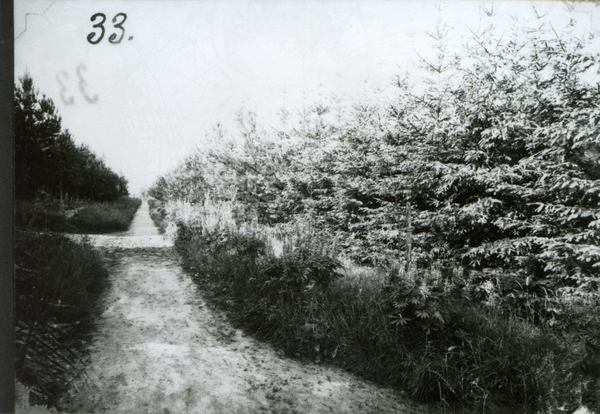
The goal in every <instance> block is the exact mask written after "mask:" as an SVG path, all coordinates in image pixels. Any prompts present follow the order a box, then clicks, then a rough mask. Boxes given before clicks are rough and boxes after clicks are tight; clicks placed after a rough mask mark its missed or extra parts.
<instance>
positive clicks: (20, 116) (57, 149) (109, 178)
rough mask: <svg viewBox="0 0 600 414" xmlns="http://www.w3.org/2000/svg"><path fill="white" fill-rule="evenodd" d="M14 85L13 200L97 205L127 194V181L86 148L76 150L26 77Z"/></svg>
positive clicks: (54, 111)
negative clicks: (47, 198)
mask: <svg viewBox="0 0 600 414" xmlns="http://www.w3.org/2000/svg"><path fill="white" fill-rule="evenodd" d="M19 81H20V82H19V84H18V85H15V94H14V108H15V114H14V115H15V129H14V142H15V196H16V198H17V199H24V200H28V199H32V198H34V197H35V196H36V195H37V194H38V193H39V192H40V191H44V192H46V193H48V194H50V195H52V196H55V197H60V196H64V195H69V196H72V197H76V198H81V199H89V200H96V201H105V200H114V199H116V198H117V197H119V196H121V195H127V194H128V189H127V180H126V179H125V177H123V176H120V175H118V174H116V173H115V172H113V171H111V169H110V168H108V167H107V166H106V164H105V163H104V161H103V160H102V159H101V158H99V157H98V156H97V155H96V154H94V153H93V152H92V151H91V150H90V149H89V148H88V147H87V146H86V145H85V144H80V145H77V144H76V143H75V141H74V140H73V137H72V136H71V134H70V133H69V131H68V130H63V129H62V125H61V118H60V116H59V115H58V112H57V109H56V107H55V106H54V102H53V101H52V99H50V98H47V97H46V95H42V96H41V97H40V96H39V90H37V89H35V87H34V84H33V79H32V78H31V76H29V74H27V73H26V74H25V75H24V76H23V77H21V78H20V79H19Z"/></svg>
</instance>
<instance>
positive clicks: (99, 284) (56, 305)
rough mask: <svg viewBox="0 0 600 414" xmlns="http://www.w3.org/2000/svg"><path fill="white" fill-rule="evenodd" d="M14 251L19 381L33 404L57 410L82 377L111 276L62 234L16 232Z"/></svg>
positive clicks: (82, 245) (94, 256)
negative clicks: (70, 387) (79, 370)
mask: <svg viewBox="0 0 600 414" xmlns="http://www.w3.org/2000/svg"><path fill="white" fill-rule="evenodd" d="M15 251H16V257H15V264H16V266H15V299H16V300H15V338H16V349H15V351H16V366H15V368H16V376H17V380H18V381H19V382H20V383H22V384H24V385H25V386H26V387H28V388H29V389H31V393H32V395H31V397H32V399H31V403H32V404H38V405H47V406H54V405H55V404H56V402H57V400H58V398H59V397H60V395H61V394H62V393H63V392H64V390H65V389H66V388H67V387H68V385H69V382H70V381H71V380H72V379H73V378H74V377H75V376H76V375H77V374H78V373H77V366H78V363H79V362H80V361H81V358H82V357H83V355H84V354H85V352H84V351H85V343H86V341H87V340H88V339H89V338H88V336H89V333H90V332H91V328H92V327H93V315H94V314H95V313H96V312H97V306H98V299H99V297H100V295H101V293H102V292H103V291H104V289H105V288H106V285H107V276H108V272H107V270H106V268H105V266H104V264H103V261H102V259H101V258H100V256H99V255H98V254H97V252H96V251H95V250H93V249H92V247H91V246H90V245H88V244H87V243H76V242H73V241H71V240H69V239H68V238H66V237H65V236H61V235H58V234H41V235H40V234H37V233H34V232H29V231H18V232H17V234H16V244H15Z"/></svg>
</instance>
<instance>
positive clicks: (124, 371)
mask: <svg viewBox="0 0 600 414" xmlns="http://www.w3.org/2000/svg"><path fill="white" fill-rule="evenodd" d="M90 241H91V242H92V243H93V244H94V245H96V246H98V247H99V248H100V249H102V250H103V251H104V253H105V254H106V255H107V256H109V257H111V258H112V263H113V265H112V268H111V287H110V289H109V290H108V292H107V293H106V296H105V298H104V311H103V313H102V315H101V316H100V320H99V322H98V331H97V332H96V333H95V336H94V340H93V343H92V344H91V353H90V356H89V360H88V361H87V364H88V366H87V369H86V374H87V377H86V378H81V379H80V380H79V381H77V382H76V383H74V384H73V386H72V389H71V391H70V392H69V393H68V395H67V396H65V398H64V399H63V401H62V403H63V405H64V407H66V408H67V409H68V412H98V413H103V412H110V413H199V414H200V413H201V414H210V413H428V412H435V410H433V409H432V408H430V407H426V406H424V405H419V404H415V403H412V402H410V401H409V400H408V399H406V398H405V397H403V396H402V395H401V393H399V392H396V391H394V390H391V389H385V388H381V387H377V386H375V385H373V384H371V383H368V382H365V381H363V380H361V379H359V378H357V377H355V376H353V375H350V374H348V373H347V372H344V371H342V370H340V369H335V368H331V367H325V366H320V365H311V364H302V363H300V362H298V361H294V360H290V359H287V358H284V357H283V356H282V355H281V354H280V353H279V352H277V351H275V350H274V349H273V348H272V347H270V346H269V345H267V344H264V343H261V342H258V341H256V340H254V339H252V338H250V337H245V336H244V335H243V333H242V332H241V331H239V330H236V329H234V328H232V327H231V326H230V325H229V324H228V323H227V321H226V319H225V317H224V316H223V315H222V314H220V313H219V312H216V311H214V310H211V309H208V308H207V306H206V304H205V302H204V300H203V299H202V297H201V295H200V292H199V291H198V290H197V288H196V286H195V285H194V283H193V282H192V280H191V279H190V277H189V276H188V275H187V274H185V273H184V272H183V271H182V270H181V267H180V266H179V263H178V258H177V256H176V254H175V253H174V251H173V249H172V248H171V243H170V241H169V240H167V239H165V238H163V237H162V236H159V235H158V234H157V233H156V229H155V228H154V226H153V224H152V222H151V221H150V218H149V216H148V210H147V205H146V204H145V203H144V204H143V205H142V207H141V208H140V210H139V211H138V213H137V215H136V218H135V220H134V223H133V224H132V228H131V229H130V230H129V232H127V233H123V234H119V235H111V236H90Z"/></svg>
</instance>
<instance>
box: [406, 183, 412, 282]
mask: <svg viewBox="0 0 600 414" xmlns="http://www.w3.org/2000/svg"><path fill="white" fill-rule="evenodd" d="M410 196H411V193H410V192H409V196H408V201H407V202H406V272H409V271H410V265H411V261H412V230H413V229H412V219H411V208H410V199H411V197H410Z"/></svg>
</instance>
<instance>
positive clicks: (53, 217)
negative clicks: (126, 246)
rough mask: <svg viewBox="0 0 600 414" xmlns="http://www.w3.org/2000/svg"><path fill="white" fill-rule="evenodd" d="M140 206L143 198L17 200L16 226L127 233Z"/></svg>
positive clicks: (84, 231)
mask: <svg viewBox="0 0 600 414" xmlns="http://www.w3.org/2000/svg"><path fill="white" fill-rule="evenodd" d="M141 203H142V202H141V200H140V199H137V198H132V197H127V196H121V197H119V198H117V199H116V200H114V201H105V202H84V201H79V200H68V201H64V200H63V201H61V200H56V199H50V198H38V199H36V200H34V201H17V203H16V207H17V212H16V213H17V214H16V224H17V225H19V226H22V227H26V228H29V229H34V230H43V231H60V232H65V233H108V232H113V231H124V230H127V228H128V227H129V224H130V223H131V220H133V216H134V215H135V212H136V211H137V209H138V208H139V206H140V204H141Z"/></svg>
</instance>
